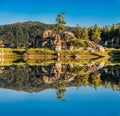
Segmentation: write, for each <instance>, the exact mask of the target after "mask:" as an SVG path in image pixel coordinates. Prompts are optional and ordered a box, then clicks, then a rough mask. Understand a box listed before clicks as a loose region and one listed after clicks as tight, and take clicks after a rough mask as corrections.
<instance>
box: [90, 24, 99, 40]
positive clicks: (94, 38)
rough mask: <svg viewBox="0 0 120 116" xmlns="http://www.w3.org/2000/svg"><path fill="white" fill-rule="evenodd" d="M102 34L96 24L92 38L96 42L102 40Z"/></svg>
mask: <svg viewBox="0 0 120 116" xmlns="http://www.w3.org/2000/svg"><path fill="white" fill-rule="evenodd" d="M100 35H101V34H100V30H99V27H98V26H97V24H95V25H94V27H93V30H92V35H91V40H93V41H95V42H99V41H100V40H101V37H100Z"/></svg>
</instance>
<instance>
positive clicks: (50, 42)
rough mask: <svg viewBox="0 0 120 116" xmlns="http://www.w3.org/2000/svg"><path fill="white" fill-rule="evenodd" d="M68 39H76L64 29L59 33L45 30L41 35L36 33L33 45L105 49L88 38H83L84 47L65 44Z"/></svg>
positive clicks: (56, 47) (72, 48) (55, 48)
mask: <svg viewBox="0 0 120 116" xmlns="http://www.w3.org/2000/svg"><path fill="white" fill-rule="evenodd" d="M70 40H77V38H76V37H75V36H74V34H73V33H72V32H69V31H66V32H63V33H61V34H55V33H54V32H53V31H52V30H46V31H44V32H43V33H42V34H41V35H37V36H36V37H35V41H34V42H33V46H36V45H38V46H36V47H40V48H49V49H52V50H56V51H59V50H83V49H86V50H88V51H92V52H94V51H101V52H104V51H106V49H105V48H104V47H103V46H101V45H99V44H97V43H95V42H93V41H89V40H83V42H84V44H85V45H86V47H79V48H78V47H77V48H76V46H70V45H68V44H67V42H68V41H70Z"/></svg>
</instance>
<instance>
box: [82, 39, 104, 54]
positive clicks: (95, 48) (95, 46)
mask: <svg viewBox="0 0 120 116" xmlns="http://www.w3.org/2000/svg"><path fill="white" fill-rule="evenodd" d="M84 42H85V43H86V44H87V48H88V50H89V49H91V51H100V52H105V51H106V49H105V47H103V46H101V45H99V44H97V43H95V42H93V41H89V40H84ZM89 51H90V50H89Z"/></svg>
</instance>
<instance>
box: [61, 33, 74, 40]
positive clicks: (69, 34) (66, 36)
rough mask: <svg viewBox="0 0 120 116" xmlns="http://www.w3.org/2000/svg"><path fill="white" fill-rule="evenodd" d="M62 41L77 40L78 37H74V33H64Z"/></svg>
mask: <svg viewBox="0 0 120 116" xmlns="http://www.w3.org/2000/svg"><path fill="white" fill-rule="evenodd" d="M61 39H63V40H70V39H76V37H75V36H74V34H73V33H72V32H69V31H66V32H63V34H62V36H61Z"/></svg>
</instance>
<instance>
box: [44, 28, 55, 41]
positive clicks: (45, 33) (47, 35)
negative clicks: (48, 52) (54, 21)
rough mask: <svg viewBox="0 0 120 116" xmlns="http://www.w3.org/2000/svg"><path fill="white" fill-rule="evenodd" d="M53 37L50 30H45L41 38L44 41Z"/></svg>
mask: <svg viewBox="0 0 120 116" xmlns="http://www.w3.org/2000/svg"><path fill="white" fill-rule="evenodd" d="M54 36H55V34H54V33H53V31H52V30H46V31H44V32H43V34H42V38H43V39H46V38H53V37H54Z"/></svg>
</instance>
